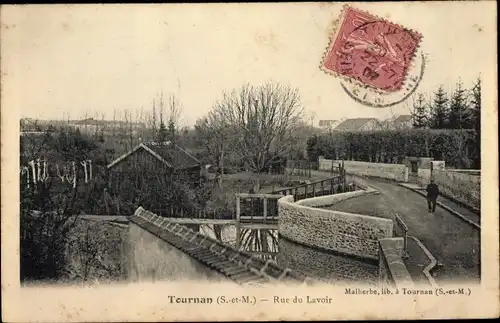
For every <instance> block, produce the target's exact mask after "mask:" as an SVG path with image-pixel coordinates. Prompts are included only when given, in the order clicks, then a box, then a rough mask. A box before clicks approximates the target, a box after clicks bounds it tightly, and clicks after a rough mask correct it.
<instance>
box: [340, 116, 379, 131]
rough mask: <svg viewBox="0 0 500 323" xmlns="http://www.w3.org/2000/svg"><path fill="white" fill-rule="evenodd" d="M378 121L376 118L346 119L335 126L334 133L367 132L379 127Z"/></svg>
mask: <svg viewBox="0 0 500 323" xmlns="http://www.w3.org/2000/svg"><path fill="white" fill-rule="evenodd" d="M379 126H380V125H379V120H378V119H376V118H355V119H347V120H345V121H343V122H342V123H340V124H339V125H338V126H336V127H335V128H334V129H333V130H334V131H369V130H374V129H377V128H378V127H379Z"/></svg>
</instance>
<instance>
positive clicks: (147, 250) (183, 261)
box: [126, 222, 227, 282]
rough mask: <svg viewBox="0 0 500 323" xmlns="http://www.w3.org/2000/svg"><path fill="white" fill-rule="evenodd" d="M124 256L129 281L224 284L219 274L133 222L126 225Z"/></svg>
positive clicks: (224, 279)
mask: <svg viewBox="0 0 500 323" xmlns="http://www.w3.org/2000/svg"><path fill="white" fill-rule="evenodd" d="M126 256H127V259H128V261H127V267H128V268H127V273H128V278H129V280H131V281H151V280H153V281H156V280H169V281H174V280H203V281H216V282H217V281H227V278H226V277H225V276H223V275H222V274H220V273H218V272H217V271H215V270H212V269H210V268H209V267H207V266H205V265H204V264H202V263H201V262H199V261H198V260H196V259H194V258H192V257H190V256H188V255H186V254H185V253H184V252H182V251H180V250H178V249H177V248H175V247H173V246H172V245H170V244H169V243H167V242H165V241H164V240H162V239H160V238H158V237H157V236H155V235H153V234H152V233H150V232H148V231H146V230H145V229H143V228H141V227H140V226H138V225H136V224H135V223H132V222H131V223H130V224H129V233H128V241H127V248H126Z"/></svg>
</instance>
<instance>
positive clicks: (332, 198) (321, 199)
mask: <svg viewBox="0 0 500 323" xmlns="http://www.w3.org/2000/svg"><path fill="white" fill-rule="evenodd" d="M378 193H379V192H378V191H377V190H374V189H372V188H368V189H367V190H356V191H352V192H346V193H340V194H333V195H325V196H318V197H312V198H308V199H303V200H299V201H297V202H296V203H297V204H298V205H304V206H311V207H325V206H331V205H334V204H335V203H338V202H341V201H344V200H347V199H350V198H355V197H359V196H363V195H368V194H378Z"/></svg>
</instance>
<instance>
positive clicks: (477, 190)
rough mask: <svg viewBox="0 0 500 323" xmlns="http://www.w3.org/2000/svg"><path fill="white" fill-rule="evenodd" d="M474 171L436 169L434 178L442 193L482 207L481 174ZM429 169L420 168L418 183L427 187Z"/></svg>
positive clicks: (429, 174) (476, 207) (477, 207)
mask: <svg viewBox="0 0 500 323" xmlns="http://www.w3.org/2000/svg"><path fill="white" fill-rule="evenodd" d="M476 174H477V173H475V172H472V173H469V172H460V171H455V170H453V171H448V170H434V171H433V178H434V181H435V183H436V184H437V185H438V186H439V190H440V192H441V194H443V195H444V196H447V197H450V198H452V199H455V200H457V201H459V202H461V203H463V204H465V205H468V206H469V207H471V208H473V209H476V210H480V209H481V176H478V175H476ZM430 176H431V172H430V170H429V169H422V170H420V169H419V170H418V184H420V185H421V186H423V187H425V186H427V184H429V181H430Z"/></svg>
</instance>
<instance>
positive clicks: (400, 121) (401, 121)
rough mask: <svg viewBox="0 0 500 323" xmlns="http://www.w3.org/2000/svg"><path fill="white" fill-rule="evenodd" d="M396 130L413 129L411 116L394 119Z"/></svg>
mask: <svg viewBox="0 0 500 323" xmlns="http://www.w3.org/2000/svg"><path fill="white" fill-rule="evenodd" d="M394 127H395V128H396V129H408V128H412V127H413V118H412V116H411V115H406V114H405V115H400V116H398V117H397V118H396V119H394Z"/></svg>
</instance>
